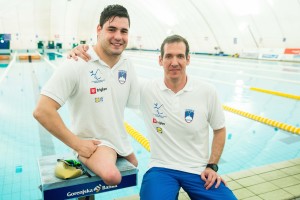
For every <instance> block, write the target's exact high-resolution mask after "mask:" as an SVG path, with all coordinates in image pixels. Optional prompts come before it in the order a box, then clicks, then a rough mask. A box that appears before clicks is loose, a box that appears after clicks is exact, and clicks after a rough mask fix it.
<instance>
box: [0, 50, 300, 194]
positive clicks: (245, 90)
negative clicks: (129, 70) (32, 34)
mask: <svg viewBox="0 0 300 200" xmlns="http://www.w3.org/2000/svg"><path fill="white" fill-rule="evenodd" d="M126 53H127V54H128V55H129V56H130V57H131V59H132V61H133V63H135V65H136V69H137V73H138V75H139V76H140V77H142V78H145V79H151V78H154V77H162V75H163V72H162V69H161V67H160V66H159V65H158V53H151V52H148V53H147V52H130V51H128V52H126ZM60 62H61V58H56V59H55V60H51V63H52V64H54V65H57V64H59V63H60ZM187 69H188V73H189V74H190V76H195V77H198V78H199V79H203V80H205V81H209V82H211V83H212V84H214V85H215V86H216V88H217V90H218V92H219V95H220V98H221V100H222V102H223V104H224V105H226V106H230V107H233V108H236V109H239V110H242V111H245V112H249V113H252V114H256V115H260V116H263V117H266V118H270V119H273V120H277V121H280V122H283V123H286V124H290V125H292V126H295V127H299V126H300V125H299V124H300V105H299V100H295V99H290V98H285V97H281V96H276V95H271V94H266V93H261V92H256V91H253V90H250V89H249V87H258V88H263V89H268V90H273V91H280V92H283V93H288V94H294V95H300V81H299V80H300V79H299V78H300V63H283V62H270V61H256V60H243V59H233V58H225V57H208V56H199V55H192V56H191V64H190V66H188V68H187ZM5 70H6V68H1V71H0V119H1V120H0V141H1V145H0V150H1V154H0V155H1V162H0V199H41V193H40V191H39V190H38V186H39V184H40V181H39V174H38V167H37V158H38V157H39V156H41V155H50V154H57V153H65V152H69V149H68V148H66V146H65V145H64V144H62V143H61V142H60V141H59V140H57V139H56V138H54V137H52V136H51V135H50V134H48V133H47V132H46V131H45V130H44V129H43V128H41V127H40V126H39V125H38V123H37V122H36V121H35V120H34V119H33V117H32V111H33V109H34V107H35V104H36V101H37V98H38V95H39V90H40V89H41V87H42V86H43V85H44V84H45V82H46V81H47V80H48V78H49V77H50V76H51V74H52V73H53V67H52V66H51V65H49V64H48V62H46V61H44V60H42V61H34V62H32V63H28V62H19V61H16V62H15V63H13V64H12V65H11V66H10V67H9V71H7V72H6V73H5ZM60 113H61V115H62V117H63V118H64V119H65V120H66V121H67V123H69V121H68V110H67V108H66V107H63V108H62V109H61V110H60ZM225 115H226V120H227V141H226V146H225V149H224V152H223V155H222V158H221V161H220V173H221V174H226V173H230V172H235V171H240V170H243V169H248V168H251V167H255V166H261V165H265V164H269V163H274V162H279V161H283V160H288V159H292V158H296V157H300V148H299V146H300V136H299V135H294V134H291V133H289V132H286V131H283V130H281V129H278V128H275V127H271V126H268V125H265V124H262V123H260V122H257V121H253V120H251V119H248V118H245V117H242V116H240V115H236V114H233V113H231V112H227V111H226V112H225ZM125 116H126V118H125V119H126V121H127V122H128V123H129V124H131V125H132V126H133V127H134V128H135V129H137V130H138V131H139V132H141V133H142V134H144V135H145V136H147V133H146V131H145V126H144V123H143V121H142V120H141V119H140V118H139V117H138V116H137V115H136V113H134V112H133V111H131V110H126V113H125ZM132 143H133V145H134V150H135V153H136V154H137V157H138V159H139V180H138V181H139V185H138V186H137V187H133V188H128V189H122V190H117V191H114V192H107V193H103V194H99V195H97V196H96V198H97V199H113V198H116V197H122V196H128V195H132V194H137V193H138V191H139V188H140V184H141V180H142V176H143V174H144V173H145V171H146V170H147V162H148V159H149V153H148V152H147V151H146V150H145V149H144V148H143V147H142V146H141V145H140V144H139V143H137V142H135V141H134V140H132Z"/></svg>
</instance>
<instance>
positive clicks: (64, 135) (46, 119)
mask: <svg viewBox="0 0 300 200" xmlns="http://www.w3.org/2000/svg"><path fill="white" fill-rule="evenodd" d="M59 108H60V105H59V104H58V103H57V102H56V101H54V100H53V99H51V98H49V97H47V96H44V95H41V97H40V99H39V101H38V104H37V106H36V108H35V110H34V112H33V116H34V118H35V119H36V120H37V121H38V122H39V123H40V124H41V125H42V126H43V127H45V128H46V129H47V130H48V131H49V132H50V133H51V134H52V135H54V136H55V137H57V138H58V139H59V140H61V141H62V142H63V143H65V144H66V145H68V146H69V147H71V148H72V149H74V150H75V151H76V152H77V153H78V154H79V155H80V156H83V157H86V158H89V157H90V156H91V155H92V154H93V153H94V151H95V150H96V148H97V144H99V142H97V141H93V140H81V139H80V138H78V137H77V136H76V135H74V134H73V133H72V132H71V131H70V130H69V129H68V128H67V127H66V126H65V124H64V122H63V120H62V119H61V117H60V115H59V113H58V112H57V110H58V109H59Z"/></svg>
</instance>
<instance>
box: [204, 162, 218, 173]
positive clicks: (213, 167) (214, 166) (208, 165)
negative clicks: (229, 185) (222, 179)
mask: <svg viewBox="0 0 300 200" xmlns="http://www.w3.org/2000/svg"><path fill="white" fill-rule="evenodd" d="M206 167H209V168H211V169H212V170H214V171H215V172H217V171H218V169H219V168H218V165H217V164H207V166H206Z"/></svg>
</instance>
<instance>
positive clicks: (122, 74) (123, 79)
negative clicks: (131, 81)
mask: <svg viewBox="0 0 300 200" xmlns="http://www.w3.org/2000/svg"><path fill="white" fill-rule="evenodd" d="M126 78H127V71H125V70H119V73H118V80H119V83H121V84H124V83H125V82H126Z"/></svg>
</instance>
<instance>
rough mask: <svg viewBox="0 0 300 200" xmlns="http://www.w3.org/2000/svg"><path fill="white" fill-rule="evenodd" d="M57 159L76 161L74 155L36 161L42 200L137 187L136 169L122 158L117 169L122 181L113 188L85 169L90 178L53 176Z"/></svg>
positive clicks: (119, 159) (53, 156)
mask: <svg viewBox="0 0 300 200" xmlns="http://www.w3.org/2000/svg"><path fill="white" fill-rule="evenodd" d="M57 159H76V158H75V156H74V155H72V154H68V155H62V156H59V155H52V156H43V157H40V158H39V159H38V166H39V171H40V178H41V187H40V188H41V191H42V193H43V194H42V196H43V199H44V200H50V199H51V200H53V199H56V200H61V199H72V198H78V197H84V196H90V195H94V194H99V193H103V192H108V191H112V190H117V189H122V188H126V187H131V186H136V185H137V173H138V169H137V168H136V167H135V166H134V165H132V164H131V163H130V162H128V161H127V160H126V159H124V158H118V160H117V163H116V165H117V167H118V169H119V170H120V172H121V175H122V181H121V183H120V184H118V185H115V186H109V185H106V184H105V183H104V182H103V180H101V178H100V177H99V176H96V175H95V174H94V173H93V172H92V171H90V170H89V169H87V168H86V167H85V169H86V170H87V171H88V172H89V173H90V175H91V177H88V176H86V175H82V176H80V177H78V178H74V179H68V180H63V179H59V178H57V177H56V176H55V175H54V170H55V166H56V164H57Z"/></svg>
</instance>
